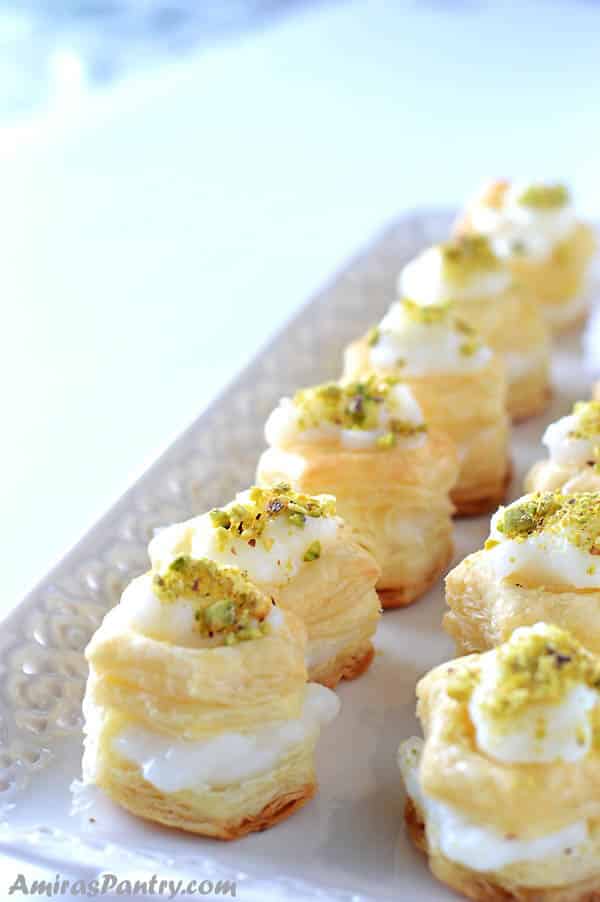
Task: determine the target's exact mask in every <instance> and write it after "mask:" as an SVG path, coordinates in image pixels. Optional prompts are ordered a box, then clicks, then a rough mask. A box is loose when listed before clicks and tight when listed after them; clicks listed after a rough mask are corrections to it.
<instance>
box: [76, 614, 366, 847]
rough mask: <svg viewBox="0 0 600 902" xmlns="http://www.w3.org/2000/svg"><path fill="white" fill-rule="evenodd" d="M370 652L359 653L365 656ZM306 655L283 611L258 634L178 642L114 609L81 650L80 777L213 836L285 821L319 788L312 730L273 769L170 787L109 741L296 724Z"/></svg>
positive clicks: (140, 811)
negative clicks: (141, 732) (141, 734)
mask: <svg viewBox="0 0 600 902" xmlns="http://www.w3.org/2000/svg"><path fill="white" fill-rule="evenodd" d="M369 650H370V649H368V648H367V649H363V650H362V652H363V659H364V657H366V656H368V653H369ZM304 653H305V629H304V626H303V625H302V623H301V622H300V621H299V620H298V619H297V618H296V617H295V615H294V614H292V613H291V612H289V611H285V612H284V614H283V623H281V624H279V625H278V627H277V628H276V630H273V631H271V632H269V633H267V634H266V635H264V636H262V637H261V638H258V639H253V640H249V641H242V642H239V643H237V644H235V645H232V646H227V645H222V646H208V647H207V646H200V647H187V646H185V647H184V646H179V645H175V644H172V643H170V642H168V641H166V640H159V639H155V638H151V637H149V636H145V635H143V634H141V633H139V632H137V631H136V630H135V629H134V628H133V627H132V626H131V625H130V621H129V620H128V617H127V611H126V610H125V609H124V608H123V607H122V606H120V605H117V607H116V608H114V609H113V610H112V611H111V612H109V614H108V615H107V617H106V618H105V620H104V622H103V624H102V625H101V627H100V629H99V630H98V631H97V632H96V634H95V635H94V636H93V638H92V640H91V642H90V644H89V646H88V648H87V650H86V656H87V659H88V661H89V664H90V676H89V678H88V682H87V686H86V694H85V699H84V706H83V709H84V714H85V732H86V738H85V751H84V760H83V772H84V779H85V780H86V781H88V782H93V783H95V784H96V785H97V786H100V787H101V788H102V789H104V791H105V792H106V793H107V794H108V795H109V796H110V797H111V798H112V799H114V800H115V801H116V802H118V803H119V804H120V805H122V806H123V807H125V808H127V809H128V810H129V811H131V812H133V813H134V814H136V815H138V816H140V817H143V818H146V819H148V820H151V821H155V822H158V823H161V824H166V825H167V826H170V827H175V828H179V829H182V830H186V831H188V832H192V833H199V834H202V835H205V836H213V837H216V838H220V839H235V838H237V837H239V836H243V835H245V834H247V833H250V832H253V831H256V830H263V829H265V828H267V827H269V826H271V825H273V824H275V823H277V822H278V821H279V820H282V819H283V818H285V817H288V816H289V815H290V814H292V813H293V812H294V811H295V810H296V809H297V808H298V807H300V806H301V805H303V804H304V803H305V802H306V801H308V799H310V798H311V797H312V795H314V793H315V791H316V777H315V772H314V749H315V745H316V741H317V738H318V734H319V727H318V726H317V724H316V723H315V724H314V725H313V726H309V727H308V731H307V732H306V733H305V734H304V737H303V739H302V740H301V741H299V742H297V743H296V744H294V745H292V746H290V747H288V748H287V750H286V751H284V752H283V753H282V755H281V757H280V758H279V759H278V760H277V761H276V763H275V764H274V765H272V767H271V769H268V770H265V771H262V772H260V773H258V774H255V775H254V776H248V777H247V778H245V779H241V780H240V779H237V780H233V781H232V782H229V783H226V784H216V783H215V784H211V785H210V786H208V785H197V786H194V785H192V786H191V787H186V788H185V789H181V790H177V791H173V792H167V791H162V790H161V789H159V788H158V787H157V786H156V785H154V784H153V783H151V782H149V781H148V780H146V779H145V778H144V776H143V773H142V771H141V768H140V766H139V765H138V764H137V763H136V762H134V761H132V760H128V759H127V758H125V757H124V756H123V753H122V752H121V750H120V747H119V746H118V745H117V744H116V743H115V742H114V740H115V738H116V737H118V736H119V735H120V734H121V732H122V730H123V729H125V728H128V727H136V728H138V727H145V728H146V729H149V730H150V731H152V734H156V735H157V736H159V737H171V738H172V739H176V740H181V739H185V740H198V739H201V740H206V739H212V738H214V737H216V736H219V735H220V734H222V733H223V732H233V733H236V732H241V733H245V732H248V731H253V730H256V729H257V728H261V727H264V726H268V725H269V724H273V723H279V722H281V721H285V720H289V719H293V718H297V717H299V716H300V714H301V712H302V707H303V703H304V698H305V694H306V667H305V664H304ZM354 663H355V666H356V667H357V668H358V666H359V663H360V662H358V661H355V662H354ZM363 666H364V662H363Z"/></svg>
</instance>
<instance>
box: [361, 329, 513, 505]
mask: <svg viewBox="0 0 600 902" xmlns="http://www.w3.org/2000/svg"><path fill="white" fill-rule="evenodd" d="M369 366H370V363H369V348H368V345H367V342H366V341H365V340H364V339H359V340H358V341H355V342H353V343H352V344H350V345H349V346H348V348H347V349H346V352H345V357H344V376H345V378H356V377H358V376H360V375H364V374H365V373H367V372H368V371H369ZM503 370H504V367H503V364H502V361H501V359H500V358H499V357H493V358H492V359H491V360H490V362H489V363H488V365H487V366H485V367H482V369H481V370H478V371H477V372H463V373H431V374H430V375H428V376H420V377H415V376H413V377H411V376H407V377H402V381H403V382H404V383H406V385H408V387H409V388H410V389H411V391H412V392H413V394H414V395H415V397H416V399H417V401H418V402H419V404H420V405H421V408H422V410H423V414H424V416H425V419H426V421H427V423H428V424H429V425H430V427H431V430H432V431H435V432H442V433H445V434H446V435H448V436H449V437H450V438H451V439H452V441H453V442H454V443H455V444H456V446H457V447H460V449H461V461H460V470H459V474H458V478H457V481H456V483H455V485H454V488H453V489H452V492H451V496H450V497H451V499H452V503H453V504H454V506H455V510H456V513H457V514H458V515H461V514H463V515H470V514H471V513H484V512H485V511H487V510H494V509H495V508H496V507H497V506H498V503H499V501H501V500H502V499H503V497H504V492H505V489H506V486H507V474H508V470H509V460H508V439H509V423H508V418H507V415H506V409H505V407H506V383H505V378H504V371H503Z"/></svg>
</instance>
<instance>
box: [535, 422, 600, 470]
mask: <svg viewBox="0 0 600 902" xmlns="http://www.w3.org/2000/svg"><path fill="white" fill-rule="evenodd" d="M577 428H578V418H577V416H576V415H575V414H570V415H569V416H566V417H561V418H560V420H556V422H555V423H550V425H549V426H548V428H547V429H546V431H545V432H544V435H543V436H542V442H543V444H544V445H545V446H546V448H547V449H548V452H549V456H550V460H551V461H552V462H553V463H555V464H558V466H562V467H585V466H586V465H587V464H588V462H589V461H594V460H595V456H594V442H592V441H591V440H590V439H587V438H573V437H572V436H571V433H572V432H574V431H575V430H577ZM599 445H600V435H599V436H598V440H597V442H596V447H598V446H599Z"/></svg>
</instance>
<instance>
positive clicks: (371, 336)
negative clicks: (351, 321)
mask: <svg viewBox="0 0 600 902" xmlns="http://www.w3.org/2000/svg"><path fill="white" fill-rule="evenodd" d="M380 338H381V332H380V331H379V327H378V326H373V327H372V328H371V329H369V331H368V332H367V344H368V345H369V347H370V348H372V347H374V346H375V345H376V344H378V343H379V339H380Z"/></svg>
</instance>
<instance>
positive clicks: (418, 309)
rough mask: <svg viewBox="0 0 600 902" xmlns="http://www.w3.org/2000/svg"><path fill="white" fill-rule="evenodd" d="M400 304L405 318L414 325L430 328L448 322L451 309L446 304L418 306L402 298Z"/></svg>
mask: <svg viewBox="0 0 600 902" xmlns="http://www.w3.org/2000/svg"><path fill="white" fill-rule="evenodd" d="M400 304H401V305H402V309H403V310H404V312H405V314H406V316H407V317H408V318H409V319H410V320H412V321H413V322H414V323H421V324H422V325H426V326H432V325H434V323H444V322H449V321H450V317H451V310H452V308H451V306H450V304H449V303H447V302H446V303H442V304H419V303H417V301H412V300H411V299H410V298H402V300H401V301H400Z"/></svg>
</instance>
